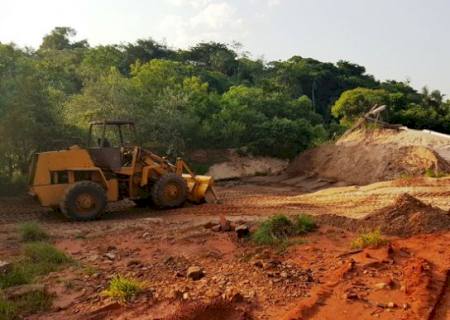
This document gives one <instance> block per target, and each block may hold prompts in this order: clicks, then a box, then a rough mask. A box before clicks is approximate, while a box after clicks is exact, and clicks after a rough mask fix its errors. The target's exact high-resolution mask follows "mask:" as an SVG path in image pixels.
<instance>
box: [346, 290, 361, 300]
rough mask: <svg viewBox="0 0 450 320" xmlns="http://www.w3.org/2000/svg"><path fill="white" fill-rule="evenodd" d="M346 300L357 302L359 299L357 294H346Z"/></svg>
mask: <svg viewBox="0 0 450 320" xmlns="http://www.w3.org/2000/svg"><path fill="white" fill-rule="evenodd" d="M343 297H344V299H347V300H357V299H358V295H357V294H356V293H355V292H347V293H344V296H343Z"/></svg>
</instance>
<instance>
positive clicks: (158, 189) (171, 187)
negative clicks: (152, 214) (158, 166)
mask: <svg viewBox="0 0 450 320" xmlns="http://www.w3.org/2000/svg"><path fill="white" fill-rule="evenodd" d="M187 194H188V188H187V184H186V181H184V179H183V178H182V177H180V176H178V175H176V174H175V173H168V174H165V175H163V176H162V177H161V178H159V179H158V180H157V181H156V182H155V184H154V185H153V187H152V201H153V203H154V204H155V205H156V206H157V207H158V208H161V209H162V208H176V207H179V206H181V205H182V204H183V203H184V202H185V201H186V199H187Z"/></svg>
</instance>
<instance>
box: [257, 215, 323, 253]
mask: <svg viewBox="0 0 450 320" xmlns="http://www.w3.org/2000/svg"><path fill="white" fill-rule="evenodd" d="M315 228H316V224H315V223H314V221H313V219H312V218H311V217H309V216H306V215H300V216H298V217H296V219H295V220H294V221H292V220H291V219H289V218H288V217H286V216H285V215H276V216H273V217H271V218H269V219H268V220H266V221H264V222H262V223H261V224H260V225H259V227H258V229H256V231H255V232H254V233H253V235H252V240H253V241H254V242H255V243H256V244H259V245H278V246H280V245H281V246H288V245H289V244H291V242H290V241H289V238H290V237H295V236H299V235H302V234H305V233H307V232H310V231H312V230H314V229H315Z"/></svg>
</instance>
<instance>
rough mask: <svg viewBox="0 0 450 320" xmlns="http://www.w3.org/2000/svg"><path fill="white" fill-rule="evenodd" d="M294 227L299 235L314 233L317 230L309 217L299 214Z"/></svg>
mask: <svg viewBox="0 0 450 320" xmlns="http://www.w3.org/2000/svg"><path fill="white" fill-rule="evenodd" d="M295 227H296V230H297V232H298V233H299V234H304V233H307V232H311V231H314V230H315V229H316V228H317V224H316V223H315V222H314V219H313V218H312V217H311V216H308V215H306V214H301V215H299V216H298V217H297V218H296V220H295Z"/></svg>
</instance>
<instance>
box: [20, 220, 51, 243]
mask: <svg viewBox="0 0 450 320" xmlns="http://www.w3.org/2000/svg"><path fill="white" fill-rule="evenodd" d="M19 232H20V237H21V238H22V241H25V242H29V241H45V240H47V239H48V238H49V236H48V234H47V232H45V231H44V230H43V229H42V228H41V226H40V225H39V224H38V223H36V222H25V223H22V224H21V225H20V226H19Z"/></svg>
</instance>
